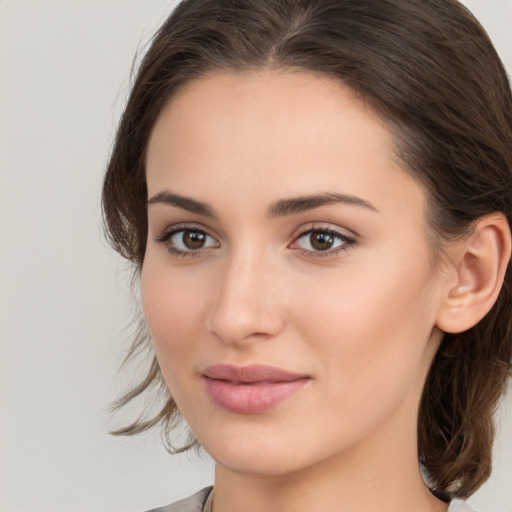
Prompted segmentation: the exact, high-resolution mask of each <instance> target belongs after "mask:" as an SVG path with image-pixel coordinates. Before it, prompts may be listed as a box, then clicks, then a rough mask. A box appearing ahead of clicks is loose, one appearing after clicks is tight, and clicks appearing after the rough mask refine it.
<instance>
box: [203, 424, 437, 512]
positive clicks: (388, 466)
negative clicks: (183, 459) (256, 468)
mask: <svg viewBox="0 0 512 512" xmlns="http://www.w3.org/2000/svg"><path fill="white" fill-rule="evenodd" d="M395 420H396V421H392V422H391V423H390V424H389V425H388V426H387V428H383V429H380V430H379V432H377V433H375V434H374V436H373V438H372V439H366V440H365V442H364V443H362V444H361V445H360V446H353V447H351V449H350V450H347V451H344V452H342V453H340V454H337V455H335V456H333V457H330V458H328V459H325V460H322V461H319V462H318V463H316V464H314V465H310V466H308V467H306V468H302V469H300V470H297V471H294V472H292V473H287V474H284V475H279V474H278V475H268V474H266V475H255V474H243V473H238V472H234V471H231V470H229V469H228V468H225V467H223V466H221V465H217V467H216V472H215V491H214V505H213V512H232V511H234V510H243V511H244V512H261V510H265V511H266V512H282V511H283V510H286V511H287V512H316V511H318V510H331V511H345V510H346V511H350V512H368V511H374V510H379V512H444V511H446V509H447V504H446V503H444V502H442V501H440V500H439V499H437V498H436V497H435V496H433V495H432V494H431V493H430V491H429V490H428V489H427V487H426V486H425V484H424V483H423V479H422V477H421V473H420V469H419V464H418V458H417V438H416V435H415V434H414V435H409V436H407V435H404V432H416V430H415V428H407V429H403V428H397V426H400V425H401V426H403V425H404V421H403V420H404V418H403V417H402V418H395ZM413 421H414V420H413ZM409 426H410V425H409Z"/></svg>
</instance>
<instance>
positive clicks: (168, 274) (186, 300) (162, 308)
mask: <svg viewBox="0 0 512 512" xmlns="http://www.w3.org/2000/svg"><path fill="white" fill-rule="evenodd" d="M155 260H156V258H153V257H152V255H151V254H149V255H147V258H146V260H145V262H144V266H143V269H142V274H141V293H142V304H143V307H144V314H145V317H146V321H147V324H148V327H149V331H150V333H151V337H152V340H153V344H154V347H155V351H156V354H157V357H158V360H159V363H160V366H161V368H162V370H163V372H164V374H167V373H170V372H168V370H169V368H168V367H169V366H171V365H175V366H177V367H180V364H179V361H180V360H181V359H182V357H185V355H186V354H187V352H188V351H190V350H191V349H192V348H193V342H194V339H196V338H197V334H198V332H199V330H200V329H201V327H202V325H201V322H200V319H199V317H200V310H201V307H202V305H201V300H202V299H204V290H197V289H196V288H195V287H194V286H193V283H194V281H191V280H190V279H186V278H185V276H184V273H183V272H182V273H179V272H172V271H171V269H169V267H168V266H166V265H165V264H161V263H159V262H158V261H155ZM185 341H186V342H185ZM170 354H172V357H168V356H169V355H170ZM181 366H182V365H181Z"/></svg>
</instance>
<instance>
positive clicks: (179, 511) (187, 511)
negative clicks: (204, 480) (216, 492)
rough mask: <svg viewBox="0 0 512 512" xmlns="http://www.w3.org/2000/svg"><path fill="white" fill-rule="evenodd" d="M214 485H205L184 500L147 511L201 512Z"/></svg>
mask: <svg viewBox="0 0 512 512" xmlns="http://www.w3.org/2000/svg"><path fill="white" fill-rule="evenodd" d="M211 490H212V487H205V488H204V489H201V490H200V491H198V492H196V493H195V494H193V495H192V496H189V497H188V498H185V499H184V500H180V501H176V502H174V503H171V504H170V505H166V506H165V507H158V508H153V509H151V510H148V511H147V512H201V511H202V510H203V507H204V504H205V503H206V500H207V499H208V495H209V494H210V492H211Z"/></svg>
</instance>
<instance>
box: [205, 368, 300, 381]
mask: <svg viewBox="0 0 512 512" xmlns="http://www.w3.org/2000/svg"><path fill="white" fill-rule="evenodd" d="M202 374H203V375H204V376H205V377H207V378H209V379H215V380H225V381H229V382H239V383H247V384H250V383H255V382H290V381H294V380H299V379H307V378H308V375H304V374H299V373H293V372H289V371H287V370H283V369H282V368H277V367H275V366H267V365H263V364H251V365H246V366H235V365H231V364H216V365H214V366H210V367H208V368H206V369H205V370H204V371H203V372H202Z"/></svg>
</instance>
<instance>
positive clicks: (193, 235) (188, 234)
mask: <svg viewBox="0 0 512 512" xmlns="http://www.w3.org/2000/svg"><path fill="white" fill-rule="evenodd" d="M182 233H183V234H182V235H181V236H182V242H183V245H184V246H185V247H186V248H187V249H192V250H194V249H202V248H203V246H204V244H205V243H206V239H207V236H208V235H207V234H206V233H203V232H201V231H190V230H187V231H183V232H182Z"/></svg>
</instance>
